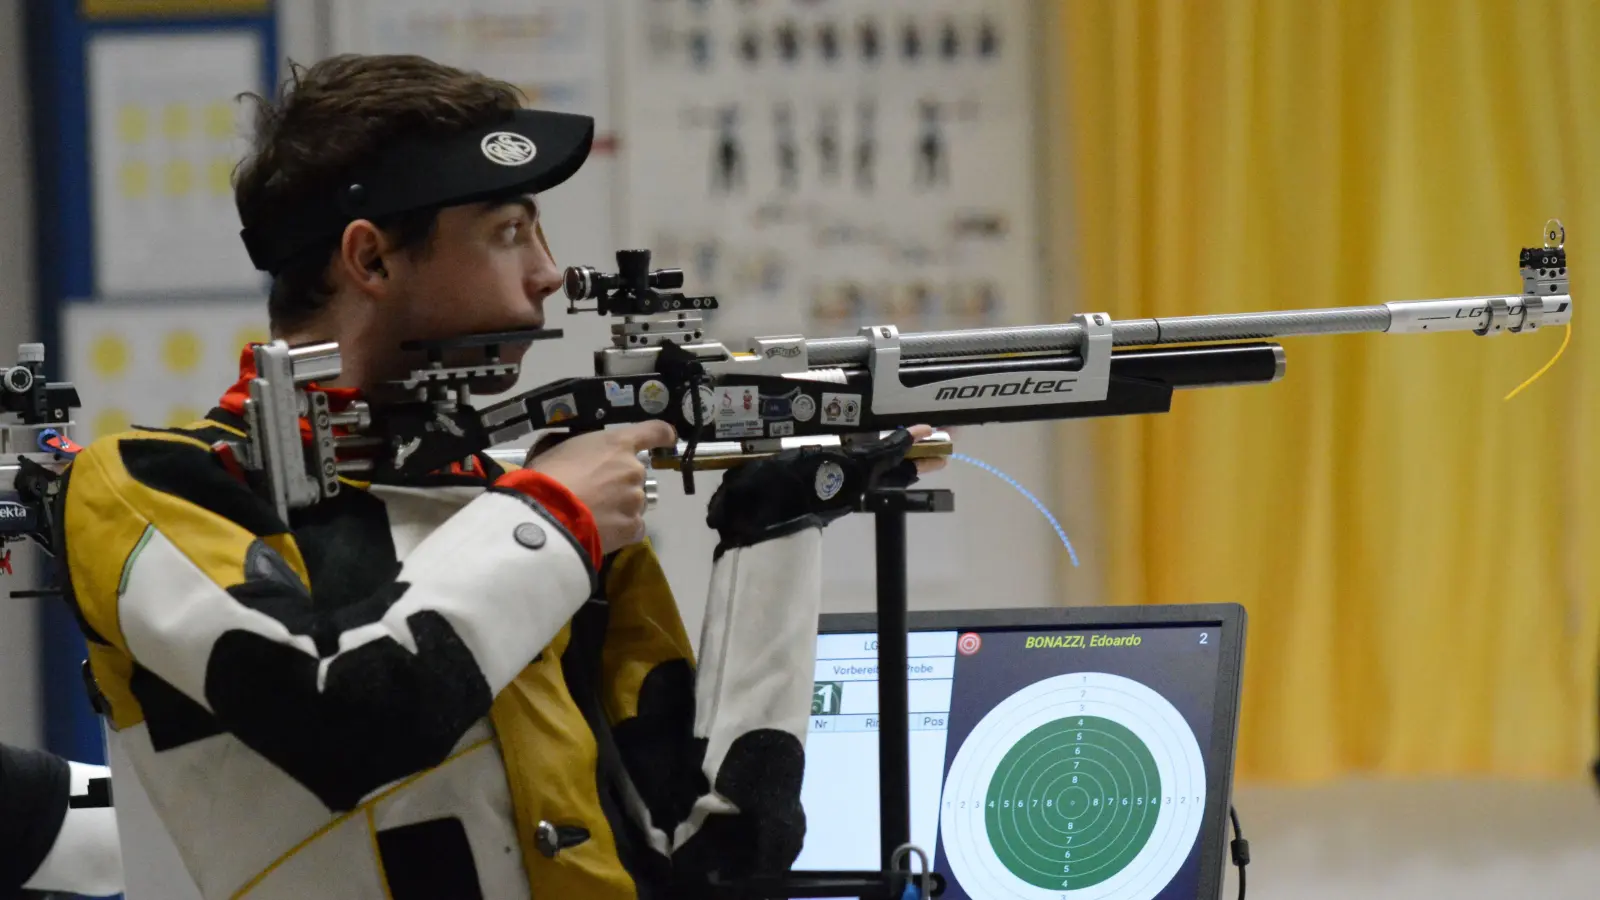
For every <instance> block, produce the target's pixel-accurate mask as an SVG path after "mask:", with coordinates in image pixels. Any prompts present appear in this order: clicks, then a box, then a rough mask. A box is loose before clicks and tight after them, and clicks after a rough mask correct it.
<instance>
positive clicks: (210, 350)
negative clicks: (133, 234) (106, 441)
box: [61, 300, 267, 444]
mask: <svg viewBox="0 0 1600 900" xmlns="http://www.w3.org/2000/svg"><path fill="white" fill-rule="evenodd" d="M61 328H62V343H63V347H64V350H65V353H64V359H65V361H66V367H65V368H66V378H67V380H68V381H71V382H72V383H73V384H74V385H75V386H76V387H77V389H78V397H79V398H80V400H81V401H82V403H83V406H82V408H81V409H79V410H77V411H76V412H75V413H74V414H73V427H72V436H73V439H74V440H76V441H77V442H78V443H80V444H87V443H89V442H90V441H93V440H98V439H99V438H103V437H105V436H106V435H109V434H115V433H117V432H120V431H126V430H127V429H129V428H130V427H133V426H135V425H144V426H152V427H156V428H170V427H175V426H179V425H187V424H190V423H192V422H194V421H196V420H197V419H199V418H201V417H202V416H204V415H205V414H206V412H208V411H209V410H210V409H211V408H212V407H213V406H215V405H216V404H217V400H218V398H220V397H221V396H222V394H223V392H224V391H226V390H227V389H228V387H229V386H230V385H232V384H233V383H234V382H235V381H238V380H239V357H240V354H241V353H242V352H243V350H244V348H245V346H247V345H248V344H250V343H252V342H262V341H266V340H267V305H266V301H264V300H254V301H239V302H218V301H211V302H205V301H194V302H180V301H169V302H165V303H161V304H121V303H94V304H88V303H69V304H67V305H66V306H65V307H63V312H62V321H61Z"/></svg>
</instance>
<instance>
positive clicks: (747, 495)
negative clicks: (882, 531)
mask: <svg viewBox="0 0 1600 900" xmlns="http://www.w3.org/2000/svg"><path fill="white" fill-rule="evenodd" d="M912 443H913V440H912V437H911V432H909V431H907V430H905V429H904V428H902V429H899V430H898V431H895V432H894V433H892V434H890V435H889V436H887V437H884V438H879V439H878V440H874V441H871V442H865V443H861V444H857V445H855V446H852V447H849V448H843V447H798V448H796V449H793V450H785V451H783V452H781V453H778V454H776V455H774V456H770V457H767V458H766V459H760V460H756V461H755V462H749V463H744V464H742V465H739V466H736V467H734V468H732V469H729V470H728V472H727V474H725V475H724V476H723V478H722V484H721V485H720V486H718V487H717V491H716V493H715V494H712V495H711V503H710V506H709V508H708V511H707V513H706V524H707V525H710V526H711V527H712V528H714V529H716V530H717V533H718V534H719V535H721V537H722V542H721V545H720V546H719V548H718V549H719V550H726V549H729V548H732V547H747V546H750V545H752V544H758V543H760V542H762V541H764V540H768V539H771V538H775V537H781V536H783V535H785V534H792V533H794V532H796V531H799V530H801V529H803V528H810V527H818V528H820V527H822V526H825V525H827V524H828V523H829V522H832V521H834V520H835V519H838V518H840V517H842V516H844V515H846V514H848V513H850V512H853V511H854V510H855V509H856V507H857V505H858V504H859V503H860V502H861V499H862V497H863V496H864V495H865V494H866V493H867V491H869V490H871V489H873V488H876V487H906V486H907V485H910V484H911V483H912V482H913V481H915V480H916V473H917V469H916V464H915V463H914V462H912V461H911V460H908V459H906V453H907V451H909V450H910V449H911V445H912Z"/></svg>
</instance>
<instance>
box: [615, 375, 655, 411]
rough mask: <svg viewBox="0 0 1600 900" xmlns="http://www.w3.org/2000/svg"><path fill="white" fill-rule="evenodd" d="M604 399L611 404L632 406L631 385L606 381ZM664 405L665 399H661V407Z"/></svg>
mask: <svg viewBox="0 0 1600 900" xmlns="http://www.w3.org/2000/svg"><path fill="white" fill-rule="evenodd" d="M606 400H607V401H608V402H610V404H611V405H612V406H632V405H633V385H631V384H618V383H616V382H615V381H608V382H606ZM666 405H667V404H666V401H662V403H661V406H662V408H665V407H666Z"/></svg>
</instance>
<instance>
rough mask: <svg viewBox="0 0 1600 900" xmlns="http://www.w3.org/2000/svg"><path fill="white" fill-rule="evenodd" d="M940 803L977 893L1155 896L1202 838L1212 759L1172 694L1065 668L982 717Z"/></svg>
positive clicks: (1073, 898)
mask: <svg viewBox="0 0 1600 900" xmlns="http://www.w3.org/2000/svg"><path fill="white" fill-rule="evenodd" d="M940 805H941V810H940V815H941V821H940V829H941V831H942V832H943V835H944V839H943V844H944V847H945V853H946V856H947V857H948V858H949V860H950V865H951V869H952V871H953V874H954V875H955V877H956V880H957V881H958V882H959V883H960V884H961V886H962V888H963V889H964V890H965V891H966V893H967V894H968V895H970V896H973V897H984V898H1016V900H1034V898H1038V900H1044V898H1050V900H1061V898H1070V900H1147V898H1149V897H1152V896H1154V895H1155V894H1156V893H1157V892H1158V891H1160V889H1161V888H1162V887H1163V886H1164V885H1165V884H1166V883H1167V882H1168V881H1170V880H1171V878H1172V876H1173V875H1174V874H1175V873H1176V872H1177V870H1178V868H1179V867H1180V866H1182V864H1183V861H1184V859H1185V858H1187V856H1188V855H1189V852H1190V850H1191V849H1192V847H1193V845H1194V841H1195V838H1196V836H1197V835H1198V834H1199V830H1200V820H1201V815H1202V813H1203V812H1204V808H1205V764H1204V760H1203V758H1202V756H1201V754H1200V745H1199V743H1198V741H1196V740H1195V737H1194V733H1193V731H1191V730H1190V728H1189V725H1188V723H1187V722H1185V721H1184V719H1183V717H1182V715H1181V714H1180V713H1179V712H1178V711H1177V710H1176V709H1175V708H1173V706H1172V704H1171V703H1169V702H1168V701H1167V700H1166V698H1164V697H1162V696H1161V695H1160V694H1157V693H1156V692H1154V691H1152V690H1150V689H1149V688H1147V687H1145V686H1144V685H1142V684H1140V683H1139V682H1136V681H1133V680H1131V679H1127V678H1123V677H1121V676H1117V675H1109V674H1105V673H1075V674H1071V675H1060V676H1056V677H1054V678H1050V679H1046V680H1044V681H1041V682H1038V683H1036V684H1033V685H1030V686H1029V687H1027V688H1024V689H1023V690H1021V691H1018V692H1017V693H1015V694H1013V695H1012V696H1010V697H1008V698H1007V699H1006V700H1005V701H1003V702H1002V703H1000V704H999V705H998V706H996V707H995V708H994V709H993V710H991V711H990V712H989V713H988V715H986V716H984V717H983V719H982V720H980V721H979V722H978V724H977V726H976V727H975V728H973V730H972V733H971V734H969V735H968V736H967V737H966V739H965V740H964V741H963V742H962V744H961V748H960V750H958V751H957V753H956V758H955V760H954V762H953V763H952V764H951V767H950V773H949V775H948V777H947V779H946V782H945V790H944V795H943V797H942V800H941V804H940Z"/></svg>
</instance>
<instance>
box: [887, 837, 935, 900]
mask: <svg viewBox="0 0 1600 900" xmlns="http://www.w3.org/2000/svg"><path fill="white" fill-rule="evenodd" d="M913 853H914V854H916V856H917V859H918V860H919V861H920V862H921V863H922V868H921V869H919V870H918V871H916V872H910V873H908V874H911V875H915V876H917V877H916V880H915V881H907V882H906V889H905V891H904V892H903V893H902V894H901V895H900V900H929V898H931V897H932V896H933V870H932V869H931V868H930V867H929V866H928V854H927V853H926V852H924V851H923V849H922V848H921V847H918V846H917V845H916V844H901V845H900V846H899V847H898V848H896V850H895V851H894V855H893V856H891V857H889V868H891V869H892V870H894V871H900V869H901V867H902V866H904V865H905V860H906V856H908V855H910V854H913Z"/></svg>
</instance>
